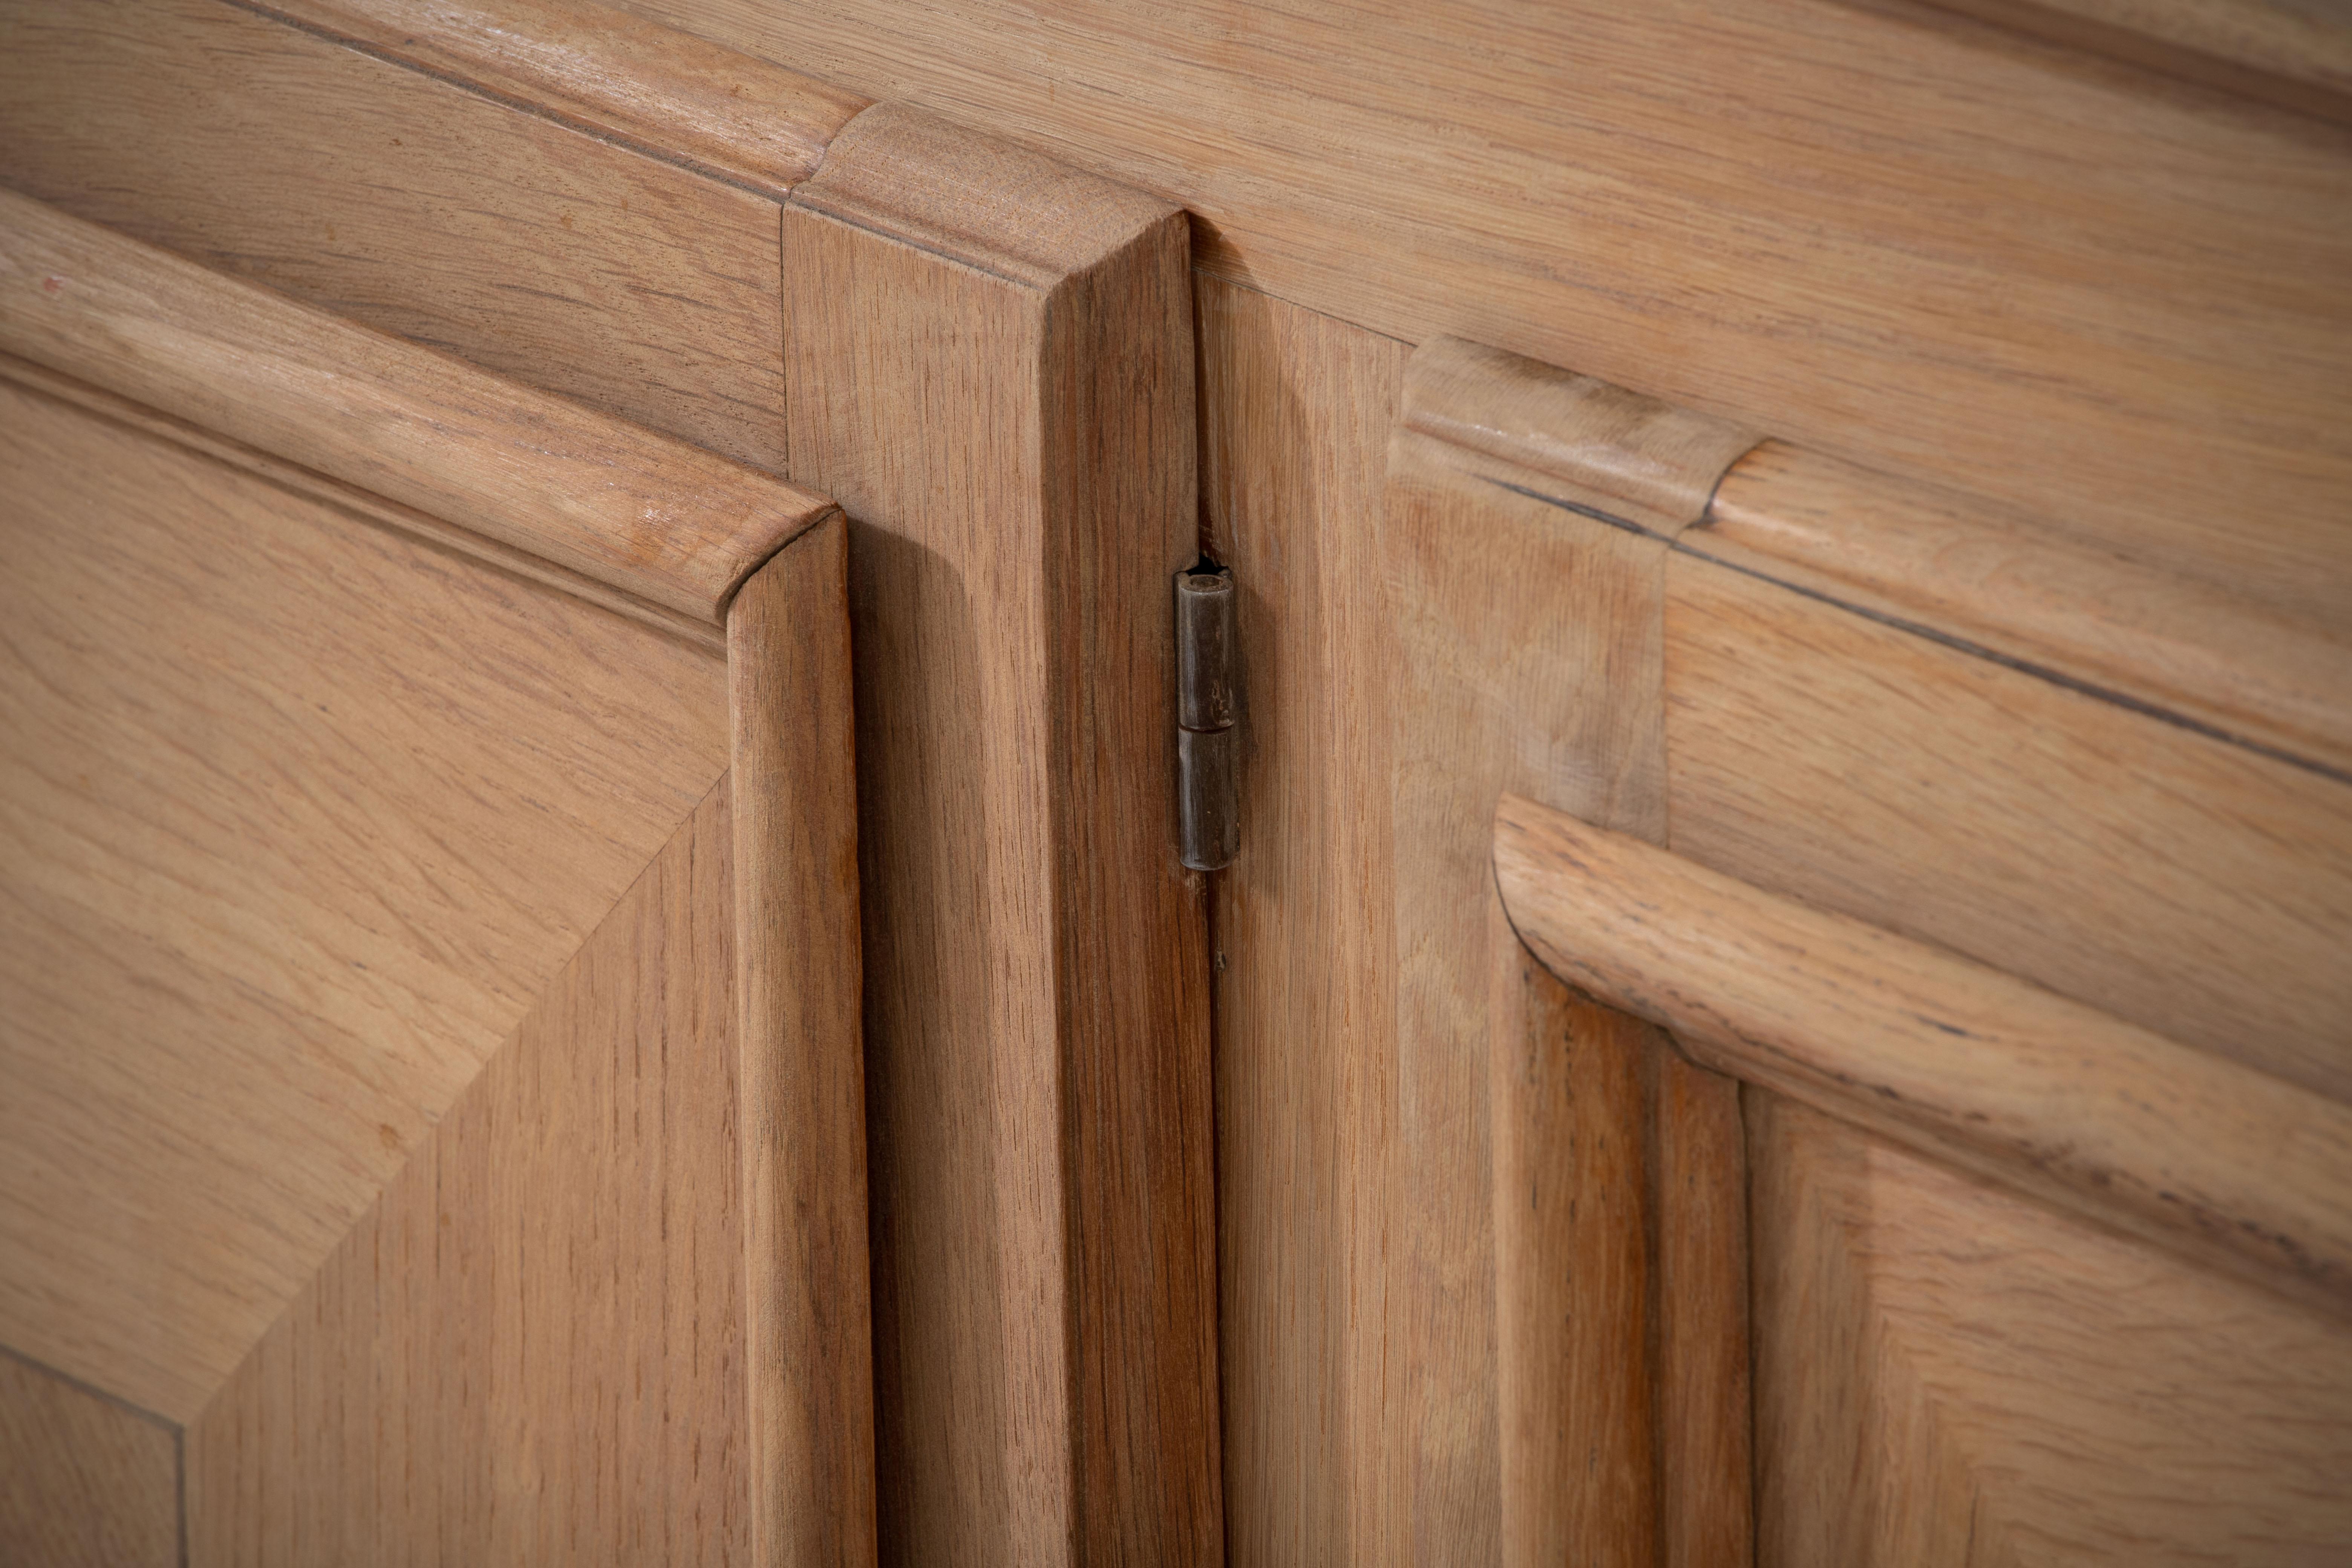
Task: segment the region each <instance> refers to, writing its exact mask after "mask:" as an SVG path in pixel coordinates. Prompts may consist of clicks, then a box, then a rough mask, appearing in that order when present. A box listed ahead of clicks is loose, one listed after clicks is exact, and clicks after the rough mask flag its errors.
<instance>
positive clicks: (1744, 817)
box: [1665, 535, 2352, 1099]
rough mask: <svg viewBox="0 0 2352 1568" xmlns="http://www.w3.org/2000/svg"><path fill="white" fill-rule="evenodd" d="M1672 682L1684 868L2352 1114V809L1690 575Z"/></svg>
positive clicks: (1673, 603) (1671, 653)
mask: <svg viewBox="0 0 2352 1568" xmlns="http://www.w3.org/2000/svg"><path fill="white" fill-rule="evenodd" d="M1691 537H1696V535H1693V536H1691ZM1665 668H1666V727H1667V748H1666V749H1667V755H1668V757H1669V759H1670V764H1671V770H1672V774H1673V796H1674V811H1673V822H1674V837H1673V844H1674V848H1675V852H1676V853H1677V854H1680V855H1684V856H1687V857H1689V858H1692V859H1695V860H1697V861H1699V862H1701V863H1703V864H1705V865H1706V866H1709V867H1712V868H1715V869H1717V870H1720V871H1724V872H1727V873H1729V874H1730V875H1733V876H1736V877H1738V878H1739V879H1742V880H1745V881H1748V882H1751V883H1754V884H1756V885H1758V886H1759V887H1761V888H1764V889H1767V890H1769V891H1772V892H1776V893H1780V894H1785V895H1789V896H1790V897H1794V898H1797V899H1800V900H1804V901H1807V902H1810V903H1813V904H1817V905H1820V906H1822V907H1823V908H1827V909H1831V910H1838V911H1841V912H1843V913H1845V914H1849V915H1853V916H1854V917H1856V918H1858V919H1860V920H1863V921H1868V922H1870V923H1871V924H1873V925H1877V926H1882V927H1885V928H1886V929H1887V930H1890V931H1896V932H1900V933H1902V934H1904V935H1906V936H1910V937H1914V938H1916V939H1919V940H1922V941H1925V942H1935V943H1937V944H1940V945H1943V946H1946V947H1949V948H1952V949H1955V950H1957V951H1958V952H1963V953H1966V954H1968V955H1969V956H1970V957H1972V958H1975V959H1978V960H1979V961H1981V962H1983V963H1988V964H1990V965H1991V966H1992V967H1993V968H1995V969H1999V970H2001V971H2004V972H2006V973H2011V974H2015V975H2019V976H2021V977H2023V978H2025V979H2029V980H2032V981H2034V982H2037V983H2038V984H2042V985H2044V986H2047V987H2048V988H2049V989H2051V990H2053V991H2055V992H2058V993H2059V994H2062V995H2065V996H2070V997H2073V998H2074V999H2075V1000H2077V1001H2081V1002H2085V1003H2088V1004H2090V1005H2093V1006H2095V1007H2097V1008H2099V1009H2101V1010H2103V1011H2105V1012H2107V1013H2112V1014H2114V1015H2116V1016H2118V1017H2121V1018H2124V1019H2127V1020H2129V1021H2131V1022H2134V1023H2137V1024H2139V1025H2141V1026H2145V1027H2147V1028H2148V1029H2150V1030H2152V1031H2154V1032H2155V1033H2158V1034H2160V1035H2164V1036H2166V1037H2170V1038H2172V1039H2177V1040H2180V1041H2183V1042H2185V1043H2187V1044H2189V1045H2194V1046H2198V1047H2203V1048H2204V1049H2207V1050H2210V1051H2213V1052H2217V1053H2219V1054H2221V1055H2223V1056H2227V1057H2231V1058H2236V1059H2237V1060H2239V1061H2242V1062H2246V1063H2249V1064H2251V1065H2252V1066H2255V1067H2258V1068H2263V1069H2264V1070H2266V1071H2268V1072H2272V1073H2275V1074H2277V1075H2279V1076H2281V1077H2283V1078H2285V1079H2290V1080H2292V1081H2294V1082H2296V1083H2299V1084H2302V1085H2305V1086H2306V1087H2308V1088H2311V1089H2317V1090H2320V1091H2322V1092H2324V1093H2327V1094H2331V1095H2334V1096H2336V1098H2338V1099H2346V1098H2352V965H2347V964H2346V963H2344V962H2343V953H2344V951H2345V945H2346V942H2347V938H2352V786H2347V784H2344V783H2342V782H2340V781H2338V780H2336V779H2334V778H2331V777H2327V776H2324V775H2322V774H2320V773H2314V772H2312V771H2310V770H2308V769H2305V768H2301V767H2297V766H2295V765H2294V764H2292V763H2287V762H2284V761H2281V760H2279V759H2277V758H2275V757H2272V756H2266V755H2263V754H2259V753H2257V752H2252V751H2250V750H2247V749H2245V748H2243V747H2240V746H2235V745H2231V744H2229V743H2227V742H2221V741H2218V740H2215V739H2212V738H2210V736H2207V735H2203V734H2199V733H2194V732H2191V731H2187V730H2184V729H2182V728H2179V727H2178V726H2175V725H2171V724H2167V723H2164V722H2162V721H2159V720H2158V719H2156V718H2154V717H2151V716H2150V715H2148V714H2147V713H2145V712H2141V711H2136V710H2131V709H2128V708H2126V707H2123V706H2120V705H2118V704H2116V703H2114V702H2110V701H2105V700H2100V699H2098V698H2096V697H2093V696H2090V695H2086V694H2085V693H2084V692H2082V691H2079V690H2075V689H2068V688H2066V687H2063V686H2060V685H2058V684H2055V683H2053V681H2050V680H2048V679H2040V678H2037V677H2036V676H2034V675H2032V674H2030V673H2027V672H2025V671H2022V670H2020V669H2017V668H2012V667H2010V666H2008V665H2005V664H2002V663H1999V662H1996V661H1994V660H1991V659H1988V658H1979V657H1976V656H1974V655H1971V654H1969V653H1967V652H1963V651H1960V650H1958V649H1955V648H1953V647H1948V646H1944V645H1943V644H1941V643H1938V642H1937V641H1935V640H1932V639H1930V638H1928V637H1923V636H1919V635H1916V633H1913V632H1910V631H1906V630H1902V629H1898V628H1895V627H1892V626H1885V625H1884V624H1881V623H1880V622H1878V621H1876V620H1874V619H1871V618H1869V617H1866V616H1863V615H1859V614H1856V613H1854V612H1853V611H1851V610H1848V609H1844V608H1841V607H1839V606H1838V605H1833V604H1826V603H1823V602H1822V601H1820V600H1819V599H1817V598H1814V597H1811V596H1808V595H1801V594H1797V593H1792V592H1790V591H1789V590H1788V589H1786V588H1782V587H1780V586H1777V585H1775V584H1770V583H1767V582H1761V581H1759V580H1758V579H1756V578H1754V577H1752V576H1749V575H1747V574H1742V573H1739V572H1736V571H1733V570H1731V569H1730V568H1728V567H1727V566H1723V565H1718V564H1716V563H1710V562H1706V561H1702V560H1696V559H1692V558H1690V557H1687V556H1685V555H1681V554H1677V555H1676V556H1675V558H1674V562H1673V565H1672V568H1671V570H1670V571H1669V574H1668V593H1667V604H1666V647H1665Z"/></svg>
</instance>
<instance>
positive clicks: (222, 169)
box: [0, 0, 786, 473]
mask: <svg viewBox="0 0 2352 1568" xmlns="http://www.w3.org/2000/svg"><path fill="white" fill-rule="evenodd" d="M0 183H5V184H8V185H10V186H13V187H15V188H16V190H19V191H22V192H25V193H26V194H27V195H34V196H37V197H40V198H42V199H43V200H46V201H50V202H54V203H56V204H58V205H60V206H62V207H65V208H67V209H68V211H70V212H72V213H74V214H76V215H77V216H81V217H84V218H90V219H94V220H96V221H98V222H100V223H104V224H108V225H110V226H113V227H116V228H119V229H122V230H124V231H126V232H127V233H130V234H131V235H134V236H136V237H139V238H142V239H145V240H149V241H152V242H153V243H155V244H158V245H163V246H168V247H171V248H172V249H173V250H176V251H179V252H181V253H182V254H184V255H186V256H191V257H194V258H196V259H198V260H200V261H203V262H204V263H205V264H206V265H208V266H211V267H215V268H220V269H221V270H223V271H226V272H231V273H235V274H238V275H240V276H243V277H246V278H249V279H255V280H257V281H259V282H263V283H267V284H268V285H269V286H270V287H271V288H274V289H280V290H283V291H284V292H286V293H288V294H290V295H294V296H296V297H298V298H300V299H303V300H309V301H310V302H311V303H313V304H316V305H320V306H322V307H324V308H325V309H327V310H332V311H334V312H335V313H336V314H338V315H341V316H344V317H348V318H351V319H352V320H354V321H361V322H363V323H365V324H367V325H369V326H373V327H377V328H381V329H383V330H384V331H392V332H396V333H398V334H400V335H401V336H403V337H406V338H411V339H415V340H417V341H420V342H426V343H430V344H433V345H435V346H436V347H441V348H446V349H449V350H453V351H455V352H456V353H460V354H462V355H464V356H465V357H467V359H470V360H472V361H474V362H475V363H478V364H480V365H483V366H485V367H487V368H488V369H491V370H495V371H498V372H499V373H501V374H507V375H511V376H513V377H515V378H516V379H518V380H520V381H522V382H524V383H526V384H530V385H532V386H536V387H540V388H542V389H544V390H547V391H551V392H556V393H561V394H562V395H566V396H570V397H576V398H579V399H580V400H582V401H583V402H585V403H588V404H590V405H593V406H596V407H600V408H603V409H606V410H609V411H610V412H613V413H615V414H619V415H622V416H625V417H627V418H630V419H633V420H635V421H636V422H638V423H640V424H643V425H646V426H652V427H653V428H655V429H657V430H662V431H666V432H667V433H669V434H671V435H674V436H678V437H683V438H685V439H686V440H688V441H691V442H693V443H695V444H697V445H698V446H702V447H709V448H710V449H712V450H714V451H717V452H720V453H723V454H725V455H726V456H728V457H730V458H739V459H740V460H742V461H746V462H750V463H753V464H757V465H759V466H760V467H762V468H769V469H772V470H774V471H776V472H779V473H781V472H783V471H784V470H785V467H786V465H785V453H784V445H783V418H782V409H783V386H782V367H781V366H780V365H779V364H778V363H777V358H776V344H777V343H778V342H779V341H780V340H781V337H782V331H783V321H782V299H781V297H780V294H779V291H778V289H777V286H776V207H775V203H774V202H773V200H772V199H771V198H770V197H768V196H766V195H761V194H758V193H756V192H752V191H748V190H744V189H741V188H739V187H736V186H732V185H729V184H723V183H721V182H719V181H717V180H714V179H709V178H706V177H704V176H702V175H698V174H694V173H691V172H690V171H688V170H687V169H685V168H682V167H680V166H678V165H677V164H676V163H666V162H663V161H660V160H658V159H656V158H653V157H648V156H646V155H644V154H642V153H637V152H635V151H632V150H630V149H628V148H625V147H621V146H617V145H614V143H612V142H608V141H604V140H600V139H599V138H597V137H596V136H593V135H590V134H585V133H583V132H581V131H578V130H575V129H572V127H570V126H567V125H563V124H560V123H557V122H556V121H551V120H550V119H547V118H543V117H542V116H541V115H540V114H538V113H535V112H531V111H529V110H525V109H523V108H520V107H518V106H516V105H515V104H513V103H509V102H504V101H499V100H493V99H491V98H488V97H486V96H484V95H482V94H481V93H478V92H475V91H471V90H468V89H465V88H463V87H460V86H457V85H456V84H454V83H451V82H449V81H447V80H444V79H436V77H433V76H428V75H425V74H423V73H421V72H419V71H417V70H414V69H410V68H404V67H403V66H400V65H398V64H395V63H392V62H389V61H386V60H383V59H378V58H372V57H370V56H369V55H367V54H365V53H362V52H361V51H360V50H357V49H354V48H350V47H344V46H343V45H341V44H340V43H337V42H335V41H333V40H331V39H329V38H326V37H320V36H318V35H316V34H314V33H310V32H306V31H303V30H301V29H299V28H297V27H294V26H289V25H287V24H286V23H284V22H282V21H278V20H274V19H271V18H269V17H268V16H262V15H258V14H257V13H256V12H255V11H253V10H251V9H247V8H246V7H243V6H239V5H229V4H223V3H222V0H104V3H100V4H93V5H51V4H47V3H46V0H11V3H10V4H8V5H5V6H0Z"/></svg>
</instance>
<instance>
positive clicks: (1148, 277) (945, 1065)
mask: <svg viewBox="0 0 2352 1568" xmlns="http://www.w3.org/2000/svg"><path fill="white" fill-rule="evenodd" d="M784 225H785V226H784V258H785V268H784V285H785V289H786V291H787V292H788V294H789V295H790V297H791V298H792V299H793V302H794V310H793V314H792V318H791V331H790V334H789V336H788V339H787V342H786V364H787V370H788V377H787V379H788V383H789V384H790V386H791V388H792V389H793V391H792V395H793V402H792V407H791V414H792V446H793V466H794V472H795V473H796V474H798V475H799V476H801V478H802V479H803V480H805V481H806V482H809V483H812V484H816V485H820V486H823V487H824V488H825V489H827V490H829V491H830V492H832V493H833V494H835V496H836V497H837V498H838V499H839V500H841V502H842V505H843V508H844V510H845V511H846V513H847V514H848V516H849V518H850V520H851V522H852V534H851V574H850V575H851V581H852V583H853V584H855V589H854V596H853V600H852V615H853V627H854V630H853V646H854V647H855V649H856V667H857V669H856V674H857V686H858V690H859V692H860V701H859V704H858V715H857V725H858V728H857V742H856V745H857V760H858V795H859V801H860V823H859V853H860V857H861V860H862V868H863V876H862V889H863V895H864V899H863V909H864V911H865V960H866V999H865V1001H866V1038H867V1048H868V1065H869V1067H870V1068H871V1076H870V1077H869V1079H868V1084H867V1097H866V1103H867V1111H868V1116H869V1123H868V1136H869V1138H870V1140H871V1144H870V1147H871V1150H872V1158H871V1162H870V1165H871V1170H872V1173H873V1183H874V1186H873V1194H872V1201H873V1209H874V1221H873V1237H874V1246H875V1276H874V1291H875V1296H874V1313H875V1346H876V1357H875V1359H876V1379H877V1407H878V1411H879V1415H880V1422H879V1429H878V1433H877V1440H878V1447H879V1452H878V1461H877V1468H878V1472H879V1476H880V1486H881V1495H880V1499H879V1513H880V1530H881V1536H882V1541H881V1548H882V1556H883V1557H884V1559H885V1560H887V1561H891V1562H916V1563H963V1562H972V1563H999V1562H1022V1563H1064V1562H1076V1561H1097V1560H1101V1561H1108V1560H1112V1559H1120V1560H1126V1561H1134V1562H1179V1563H1197V1562H1209V1561H1213V1560H1214V1558H1215V1556H1216V1554H1217V1552H1218V1549H1219V1543H1220V1540H1221V1534H1222V1531H1221V1530H1220V1526H1219V1510H1218V1466H1217V1458H1216V1454H1217V1434H1216V1408H1217V1405H1216V1390H1215V1332H1216V1326H1215V1317H1214V1313H1215V1297H1214V1292H1215V1275H1214V1268H1215V1254H1214V1250H1213V1249H1214V1236H1213V1224H1214V1211H1213V1203H1214V1195H1213V1185H1212V1182H1211V1169H1212V1163H1213V1148H1212V1144H1211V1137H1212V1131H1211V1125H1210V1120H1209V1103H1210V1102H1209V1076H1208V1075H1209V1050H1208V969H1209V960H1208V954H1207V952H1206V943H1205V925H1206V921H1205V919H1204V913H1205V910H1204V907H1203V906H1204V902H1205V899H1204V890H1203V889H1202V886H1201V882H1200V879H1199V878H1198V877H1196V876H1194V875H1192V874H1188V873H1186V872H1185V871H1184V870H1183V868H1182V867H1181V864H1180V863H1179V861H1178V859H1177V855H1176V838H1175V824H1174V820H1173V816H1174V814H1173V801H1172V799H1171V790H1170V787H1169V780H1170V778H1171V776H1172V763H1171V752H1172V749H1173V746H1172V740H1171V735H1172V731H1173V727H1174V726H1173V711H1172V705H1171V698H1172V695H1173V693H1172V689H1171V670H1170V667H1171V663H1172V655H1173V647H1172V644H1173V626H1172V621H1173V616H1172V609H1171V598H1172V593H1171V578H1172V576H1173V574H1175V572H1176V571H1177V570H1178V569H1179V568H1180V567H1183V566H1189V565H1191V564H1192V562H1193V560H1194V559H1195V557H1196V553H1197V551H1198V548H1199V544H1198V527H1197V519H1198V504H1199V503H1198V492H1197V482H1196V478H1195V472H1194V465H1193V452H1194V436H1195V431H1196V427H1197V426H1196V409H1195V406H1194V403H1193V395H1192V355H1191V353H1190V348H1191V334H1190V332H1189V330H1188V328H1189V316H1190V302H1191V301H1190V294H1189V289H1188V288H1187V283H1188V280H1189V277H1190V272H1189V268H1188V264H1187V252H1186V228H1185V225H1184V222H1183V219H1182V216H1181V214H1178V213H1177V212H1176V211H1175V210H1174V209H1173V208H1171V207H1169V206H1167V205H1164V204H1162V203H1160V202H1158V201H1155V200H1152V199H1150V198H1149V197H1146V196H1143V195H1140V194H1139V193H1137V192H1134V191H1131V190H1127V189H1124V188H1121V187H1118V186H1114V185H1110V184H1107V183H1105V182H1102V181H1099V180H1096V179H1094V178H1092V177H1090V176H1087V175H1082V174H1076V173H1074V172H1073V171H1071V170H1069V169H1067V168H1065V167H1061V166H1057V165H1055V164H1053V163H1050V162H1048V161H1046V160H1044V159H1041V158H1037V157H1035V156H1034V155H1033V154H1028V153H1021V152H1019V151H1017V150H1015V149H1013V148H1010V147H1008V146H1005V145H1004V144H1003V143H1000V142H993V141H991V140H989V139H987V138H984V137H980V136H976V135H973V134H971V133H970V132H962V131H959V130H957V129H956V128H954V127H951V126H947V125H944V124H942V123H941V122H939V121H932V120H930V119H929V118H928V117H925V116H921V115H918V114H913V113H909V112H908V111H906V110H898V109H894V108H891V107H889V106H887V105H885V106H878V107H877V108H875V109H871V110H866V112H865V113H864V114H862V115H860V116H859V117H858V118H857V119H856V120H855V121H852V122H851V123H850V124H849V126H848V127H847V128H846V129H845V130H844V131H843V132H841V133H840V134H839V135H837V136H836V137H835V139H834V142H833V143H832V146H831V148H830V150H829V151H828V153H827V154H826V158H825V162H824V166H823V168H822V169H821V170H820V171H819V172H818V174H817V175H816V177H815V178H814V179H812V180H810V181H809V182H807V183H806V184H803V185H801V186H800V187H798V189H797V190H795V192H794V193H793V204H792V205H791V206H789V207H788V208H786V210H785V218H784ZM848 388H854V389H856V395H855V396H850V395H846V394H845V391H844V390H843V389H848Z"/></svg>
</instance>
